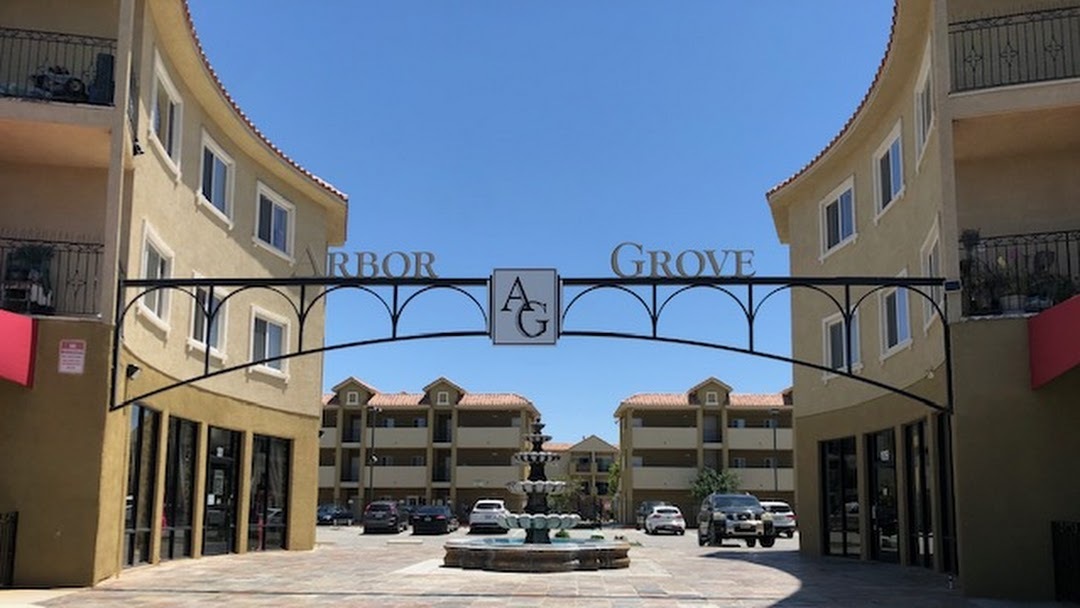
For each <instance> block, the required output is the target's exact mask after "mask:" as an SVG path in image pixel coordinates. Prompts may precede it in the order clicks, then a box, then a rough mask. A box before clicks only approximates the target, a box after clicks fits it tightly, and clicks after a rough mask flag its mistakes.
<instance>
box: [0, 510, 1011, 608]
mask: <svg viewBox="0 0 1080 608" xmlns="http://www.w3.org/2000/svg"><path fill="white" fill-rule="evenodd" d="M604 533H605V534H606V536H607V537H608V538H611V537H612V536H613V535H614V534H624V535H625V536H626V537H627V539H628V540H630V541H632V542H635V541H636V542H640V543H641V545H640V546H635V547H634V548H633V549H631V551H630V558H631V565H630V567H629V568H627V569H624V570H607V571H600V572H569V573H553V574H518V573H501V572H478V571H472V570H458V569H450V568H443V567H442V554H443V550H442V544H443V542H444V541H445V540H446V537H413V536H411V535H409V534H408V533H405V534H401V535H382V534H380V535H364V534H361V533H360V529H359V528H319V530H318V544H317V547H316V548H315V549H314V550H313V551H304V552H299V551H298V552H291V551H276V552H268V553H250V554H245V555H230V556H219V557H208V558H203V559H198V560H180V561H175V562H168V563H163V564H160V565H156V566H147V567H141V568H135V569H132V570H126V571H124V572H123V573H122V574H121V575H120V576H118V577H115V578H112V579H109V580H106V581H103V582H101V583H100V584H98V585H97V586H96V587H94V588H92V589H82V590H74V591H66V592H65V591H56V592H31V591H21V592H20V591H0V607H5V608H8V607H15V606H20V607H25V606H39V607H49V608H68V607H77V608H113V607H118V606H123V607H125V608H127V607H133V608H142V607H154V608H159V607H160V608H168V607H174V606H177V607H181V606H229V607H236V608H246V607H255V606H290V607H292V606H297V607H307V606H359V607H362V606H378V607H380V608H382V607H387V608H391V607H392V608H397V607H428V606H432V607H438V608H459V607H460V608H466V607H468V608H477V607H485V606H492V607H495V606H515V607H521V608H547V607H558V608H570V607H582V608H592V607H597V608H601V607H602V608H653V607H656V608H684V607H694V608H712V607H722V606H724V607H727V606H730V607H734V608H759V607H765V606H778V607H784V608H802V607H834V606H885V607H893V606H895V607H909V606H918V607H920V608H921V607H937V606H941V607H948V608H953V607H956V608H967V607H975V608H991V607H992V608H1006V607H1008V606H1021V605H1023V604H1012V603H1008V602H993V601H988V600H977V599H970V598H964V597H963V596H962V595H961V593H960V591H959V590H958V589H949V585H948V580H947V578H946V577H945V576H943V575H941V574H937V573H934V572H929V571H926V570H924V569H921V568H907V567H900V566H895V565H889V564H877V563H868V562H858V561H852V560H845V559H839V558H803V557H800V556H799V554H798V552H797V543H798V538H797V537H796V539H795V540H787V539H781V540H780V541H779V542H778V543H777V545H776V546H775V547H773V548H771V549H762V548H760V547H759V548H755V549H749V548H747V547H745V546H742V545H738V546H737V545H735V544H734V543H732V544H730V545H725V546H723V547H698V546H697V543H696V542H695V540H694V538H693V535H692V534H688V535H687V536H645V535H643V534H641V533H640V532H636V531H634V530H605V531H604ZM458 534H464V531H460V532H458V533H455V535H458ZM575 535H581V536H588V532H586V531H575ZM20 593H22V594H23V595H18V594H20ZM34 593H38V594H39V595H37V596H35V595H33V594H34ZM1028 606H1030V605H1028Z"/></svg>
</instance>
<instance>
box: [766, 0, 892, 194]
mask: <svg viewBox="0 0 1080 608" xmlns="http://www.w3.org/2000/svg"><path fill="white" fill-rule="evenodd" d="M899 11H900V0H896V2H894V3H893V14H892V25H890V26H889V42H888V43H887V44H886V45H885V54H884V55H882V57H881V63H879V64H878V68H877V72H876V73H875V74H874V80H873V81H872V82H871V83H870V88H868V89H867V90H866V94H865V95H863V98H862V101H860V102H859V105H858V107H856V108H855V111H854V112H852V113H851V116H850V117H848V119H847V122H845V123H844V126H843V127H841V128H840V132H839V133H837V134H836V135H835V136H834V137H833V138H832V140H830V141H829V143H828V144H827V145H826V146H825V147H824V148H822V150H821V152H818V153H817V156H815V157H814V158H813V159H811V160H810V162H808V163H806V164H805V165H803V167H802V169H799V170H798V171H796V172H795V173H794V174H793V175H792V176H791V177H789V178H787V179H785V180H784V181H782V182H780V183H779V184H777V185H775V186H773V187H772V188H770V189H769V191H768V192H766V193H765V196H772V195H773V194H774V193H776V192H777V191H778V190H780V189H782V188H783V187H785V186H787V185H788V184H790V183H791V182H793V181H795V180H797V179H799V177H801V176H802V174H804V173H806V172H807V171H808V170H810V167H813V166H814V164H815V163H817V162H818V161H819V160H821V158H822V157H823V156H825V154H827V153H828V152H829V150H831V149H832V148H833V146H835V145H836V143H837V142H839V141H840V139H841V138H842V137H843V136H844V135H846V134H847V132H848V129H850V128H851V125H852V124H854V122H855V118H856V117H857V116H858V115H859V112H862V109H863V107H865V106H866V104H867V102H868V101H870V95H871V93H873V92H874V89H876V88H877V85H878V81H880V80H881V74H882V73H883V72H884V71H885V64H886V63H887V61H888V59H889V53H891V52H892V47H893V41H894V39H895V36H896V15H897V13H898V12H899Z"/></svg>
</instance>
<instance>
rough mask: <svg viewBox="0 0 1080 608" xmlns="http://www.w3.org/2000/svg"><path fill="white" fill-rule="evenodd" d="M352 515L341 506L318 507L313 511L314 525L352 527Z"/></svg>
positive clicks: (327, 505)
mask: <svg viewBox="0 0 1080 608" xmlns="http://www.w3.org/2000/svg"><path fill="white" fill-rule="evenodd" d="M354 519H355V518H354V517H353V513H352V511H350V510H349V509H348V508H347V507H343V506H341V505H331V504H326V505H319V507H318V508H317V509H315V523H316V524H318V525H320V526H340V525H346V526H351V525H353V521H354Z"/></svg>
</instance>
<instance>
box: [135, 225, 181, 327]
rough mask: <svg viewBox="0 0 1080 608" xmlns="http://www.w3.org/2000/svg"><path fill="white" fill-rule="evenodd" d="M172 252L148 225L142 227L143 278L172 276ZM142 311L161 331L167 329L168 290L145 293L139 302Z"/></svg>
mask: <svg viewBox="0 0 1080 608" xmlns="http://www.w3.org/2000/svg"><path fill="white" fill-rule="evenodd" d="M172 257H173V254H172V251H170V250H169V249H168V248H167V247H166V246H165V244H164V243H162V242H161V239H159V238H158V236H157V233H156V232H154V230H153V228H151V227H150V226H149V225H148V224H147V225H144V241H143V278H146V279H167V278H169V277H170V276H172ZM140 303H141V306H142V310H144V311H147V312H149V313H150V315H151V320H153V321H156V322H157V323H159V324H160V325H161V326H162V329H168V326H167V325H166V324H167V323H168V321H169V290H168V289H153V290H150V291H148V292H146V295H144V296H143V297H142V300H140Z"/></svg>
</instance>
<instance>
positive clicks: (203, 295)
mask: <svg viewBox="0 0 1080 608" xmlns="http://www.w3.org/2000/svg"><path fill="white" fill-rule="evenodd" d="M225 307H226V304H224V303H223V302H222V294H221V293H220V292H219V291H218V290H216V289H209V288H206V287H196V288H195V301H194V303H193V305H192V308H193V310H192V314H191V343H192V344H193V345H195V346H199V347H203V348H205V347H206V346H209V347H210V351H211V352H213V353H215V354H218V355H220V354H221V353H223V352H224V350H225V346H224V335H225V332H224V327H225V319H226V311H225ZM211 318H212V320H211Z"/></svg>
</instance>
